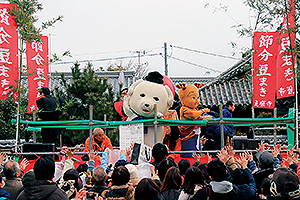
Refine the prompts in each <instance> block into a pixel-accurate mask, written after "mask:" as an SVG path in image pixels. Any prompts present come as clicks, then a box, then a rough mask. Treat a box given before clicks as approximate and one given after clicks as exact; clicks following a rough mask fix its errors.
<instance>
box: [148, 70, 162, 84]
mask: <svg viewBox="0 0 300 200" xmlns="http://www.w3.org/2000/svg"><path fill="white" fill-rule="evenodd" d="M163 78H164V77H163V75H161V74H160V73H159V72H158V71H154V72H150V73H149V74H148V75H147V76H146V77H145V80H146V81H149V82H152V83H158V84H163V83H164V81H163Z"/></svg>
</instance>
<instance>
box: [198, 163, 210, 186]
mask: <svg viewBox="0 0 300 200" xmlns="http://www.w3.org/2000/svg"><path fill="white" fill-rule="evenodd" d="M197 168H198V169H200V171H201V173H202V176H203V178H204V183H205V184H208V182H209V181H210V178H209V174H208V172H207V163H201V164H199V165H198V166H197Z"/></svg>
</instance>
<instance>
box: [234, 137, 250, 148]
mask: <svg viewBox="0 0 300 200" xmlns="http://www.w3.org/2000/svg"><path fill="white" fill-rule="evenodd" d="M247 148H248V142H247V138H245V139H244V138H239V139H233V149H235V150H246V149H247Z"/></svg>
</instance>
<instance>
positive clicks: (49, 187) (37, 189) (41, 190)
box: [17, 180, 69, 200]
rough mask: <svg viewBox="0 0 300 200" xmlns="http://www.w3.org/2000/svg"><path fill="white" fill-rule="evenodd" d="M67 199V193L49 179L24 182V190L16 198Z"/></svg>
mask: <svg viewBox="0 0 300 200" xmlns="http://www.w3.org/2000/svg"><path fill="white" fill-rule="evenodd" d="M29 199H30V200H31V199H32V200H42V199H43V200H44V199H47V200H68V199H69V198H68V196H67V194H66V193H65V192H64V191H63V190H61V189H60V188H59V187H58V186H57V184H56V183H55V182H53V181H49V180H34V181H32V182H27V183H26V184H24V190H23V191H22V192H21V193H20V195H19V196H18V197H17V200H29Z"/></svg>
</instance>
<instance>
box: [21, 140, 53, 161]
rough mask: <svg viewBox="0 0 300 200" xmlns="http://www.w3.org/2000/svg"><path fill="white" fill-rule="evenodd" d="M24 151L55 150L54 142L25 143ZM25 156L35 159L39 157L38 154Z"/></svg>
mask: <svg viewBox="0 0 300 200" xmlns="http://www.w3.org/2000/svg"><path fill="white" fill-rule="evenodd" d="M23 152H33V153H34V152H39V153H40V152H55V144H54V143H44V144H43V143H24V144H23ZM24 158H27V159H28V160H35V159H37V158H38V157H37V156H36V155H24Z"/></svg>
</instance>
